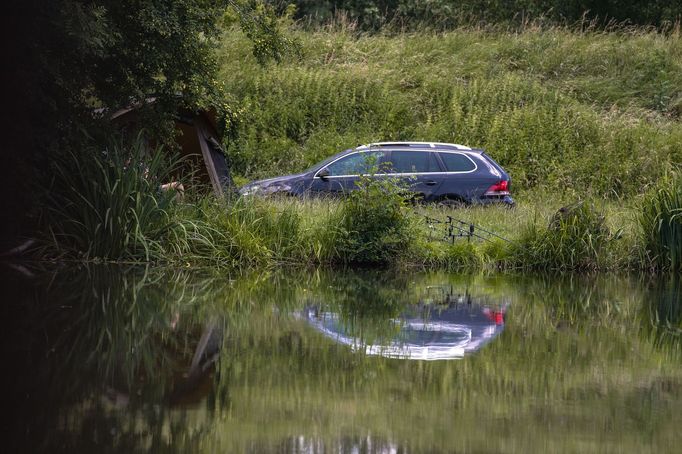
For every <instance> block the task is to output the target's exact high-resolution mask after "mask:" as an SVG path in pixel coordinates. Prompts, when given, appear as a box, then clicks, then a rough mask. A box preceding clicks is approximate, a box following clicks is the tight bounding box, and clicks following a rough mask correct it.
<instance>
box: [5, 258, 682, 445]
mask: <svg viewBox="0 0 682 454" xmlns="http://www.w3.org/2000/svg"><path fill="white" fill-rule="evenodd" d="M6 272H7V270H6ZM9 273H13V274H10V275H9V279H6V280H5V281H4V283H3V289H4V290H5V297H4V301H5V302H6V304H5V305H4V306H3V307H2V309H1V310H2V311H3V312H2V315H3V319H4V320H8V321H11V323H9V324H8V326H7V329H6V330H5V332H4V334H5V335H6V336H8V341H6V342H5V343H4V347H5V364H6V365H8V367H7V368H6V370H10V371H11V372H10V373H5V374H4V377H3V379H4V381H5V384H4V389H5V390H6V393H5V395H6V398H5V401H6V405H5V406H4V408H6V409H7V410H6V411H7V413H8V414H10V415H12V418H9V421H8V422H6V423H5V427H4V428H5V429H6V433H8V434H10V436H9V437H8V438H7V440H6V446H5V447H6V448H7V450H8V451H9V452H62V451H63V452H93V451H103V452H138V451H144V452H149V451H152V452H329V451H332V452H337V451H339V452H351V451H353V452H355V451H357V452H425V451H427V452H453V451H462V452H468V451H485V452H488V451H503V452H529V451H532V452H536V451H551V452H562V451H564V452H589V451H599V452H604V451H613V452H653V451H656V452H670V451H671V450H674V449H676V447H677V446H678V445H679V443H680V442H682V436H681V435H680V433H679V430H678V428H679V427H680V424H682V366H681V364H682V361H680V360H681V359H682V355H681V354H680V332H681V328H682V326H681V323H682V322H681V317H680V283H679V280H677V279H670V280H655V281H653V280H639V279H630V278H618V277H613V276H596V277H575V276H573V277H570V278H557V277H546V276H536V277H529V276H504V275H493V276H485V275H478V276H470V275H455V274H445V273H417V274H415V273H398V272H369V271H363V272H362V273H354V272H351V271H346V272H338V271H337V272H331V271H314V272H310V271H305V272H300V273H297V272H292V271H287V272H286V273H271V274H258V275H249V276H240V277H226V276H223V275H220V274H217V273H212V272H199V273H197V272H194V273H188V272H182V271H172V270H171V271H169V270H149V269H139V268H131V269H119V268H104V267H97V268H80V269H64V270H61V271H59V272H54V271H51V272H38V271H33V276H25V275H24V274H17V273H14V272H13V271H12V270H9ZM301 315H304V316H303V317H301ZM325 330H326V331H325ZM322 332H325V334H324V335H323V334H321V333H322ZM330 338H333V339H334V340H331V339H330ZM349 345H351V347H349ZM483 346H485V347H484V348H482V347H483ZM420 349H421V350H420ZM427 349H428V350H427ZM471 353H473V354H471ZM438 355H441V357H447V358H452V357H458V358H461V360H459V361H402V360H396V359H394V357H396V356H398V357H410V358H415V357H416V358H422V359H433V358H435V357H436V356H438ZM6 419H7V418H6Z"/></svg>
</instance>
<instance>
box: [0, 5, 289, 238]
mask: <svg viewBox="0 0 682 454" xmlns="http://www.w3.org/2000/svg"><path fill="white" fill-rule="evenodd" d="M228 9H229V10H230V11H231V12H232V15H233V16H234V17H236V18H237V19H238V21H239V23H240V24H241V25H242V27H243V29H244V30H245V32H246V33H247V35H248V36H249V37H250V38H251V40H252V41H253V42H254V53H255V55H256V56H257V57H258V58H259V60H260V61H263V62H265V61H267V60H268V59H269V58H275V59H279V58H281V55H282V53H283V52H285V51H286V48H287V46H289V45H290V44H291V41H289V40H287V39H286V38H284V37H283V35H282V33H281V31H280V29H279V27H278V26H277V24H278V23H277V21H276V19H275V18H274V15H273V10H272V8H269V7H266V6H264V5H263V3H262V2H260V1H255V0H233V1H230V0H53V1H50V2H41V1H39V0H21V1H15V2H14V3H12V4H11V5H9V6H8V7H7V9H6V13H5V14H4V16H3V17H4V19H5V21H6V22H7V23H6V24H4V25H6V26H4V27H2V33H3V36H2V38H3V43H4V44H5V49H3V55H2V57H3V61H4V64H3V74H2V76H3V77H2V82H3V84H2V89H3V90H4V93H3V95H5V96H3V99H5V100H6V103H5V105H4V106H3V108H4V109H5V111H4V112H3V123H4V124H6V125H7V124H9V125H11V128H10V130H9V134H7V136H6V138H5V146H4V147H3V151H4V156H3V157H2V162H0V164H2V165H3V168H4V169H13V170H14V171H13V172H11V173H12V175H13V176H14V177H15V178H12V177H11V176H10V179H9V181H8V180H7V177H6V178H5V185H7V184H8V183H9V184H10V185H11V186H14V187H16V189H15V190H14V191H13V192H12V193H13V195H14V196H13V197H10V198H7V197H5V198H0V199H1V200H2V203H1V205H0V210H2V212H3V215H4V216H5V218H6V219H11V220H12V221H14V222H9V223H4V224H5V225H3V226H2V227H0V236H2V237H3V238H5V237H7V236H17V235H21V234H22V233H25V230H26V229H27V228H30V225H27V224H26V219H27V217H26V216H25V214H26V211H27V210H26V206H30V205H32V204H33V203H35V198H32V197H30V196H29V194H30V193H31V187H30V185H29V184H27V183H28V182H30V181H31V180H35V179H39V178H42V179H44V178H47V177H49V175H45V169H46V166H45V162H46V158H47V157H48V156H50V154H53V153H59V152H60V150H65V149H71V150H72V149H74V148H79V147H81V146H82V145H83V144H84V142H88V143H92V142H93V141H94V142H97V141H105V140H107V136H108V135H110V134H111V133H112V130H111V125H110V124H109V122H108V121H107V119H106V112H109V111H114V110H116V109H119V108H121V107H126V106H129V105H135V104H139V105H142V106H143V110H144V112H143V114H144V115H145V116H146V120H147V121H146V123H145V127H146V128H147V129H149V130H150V131H152V133H154V134H155V135H156V138H157V139H160V140H161V141H164V140H166V141H167V140H168V139H170V138H171V135H170V131H171V129H170V125H171V120H172V118H173V116H174V115H175V114H176V112H177V111H178V109H179V108H189V109H199V108H204V107H207V106H209V105H220V104H221V103H222V101H223V99H224V97H223V94H222V92H221V89H220V85H219V83H218V82H217V81H216V78H217V77H216V74H217V69H218V65H217V61H216V57H215V54H214V52H213V51H214V48H215V47H216V44H217V43H218V40H219V39H220V33H221V29H220V22H221V20H222V18H223V16H224V15H225V13H226V11H227V10H228ZM150 97H153V98H154V99H155V102H153V103H147V102H145V101H146V100H148V99H149V98H150ZM96 112H100V113H101V114H100V115H97V114H96ZM29 224H30V222H29ZM0 251H2V248H0Z"/></svg>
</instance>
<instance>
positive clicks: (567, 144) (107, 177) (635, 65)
mask: <svg viewBox="0 0 682 454" xmlns="http://www.w3.org/2000/svg"><path fill="white" fill-rule="evenodd" d="M293 34H294V35H295V37H296V38H297V39H298V40H299V42H300V43H301V47H302V51H303V54H302V55H303V57H302V59H301V60H297V61H290V62H283V63H282V64H279V65H276V66H269V67H265V68H264V67H262V66H260V65H259V64H258V63H257V62H256V60H255V59H254V57H253V56H252V55H251V54H249V53H248V49H249V46H248V45H246V41H245V40H246V38H245V37H244V36H243V35H242V34H241V32H239V31H236V30H228V31H226V32H225V34H224V37H223V47H222V50H221V54H220V58H221V59H222V61H223V62H224V66H223V71H222V80H223V82H224V83H225V85H226V88H227V92H228V93H231V98H230V99H228V100H227V101H228V103H229V104H230V106H232V112H233V115H232V116H231V117H229V118H228V121H227V123H226V131H225V132H226V140H227V151H228V155H229V157H230V160H231V163H232V169H233V172H234V173H235V179H236V180H237V181H238V182H239V181H246V180H249V179H253V178H259V177H267V176H273V175H278V174H283V173H287V172H296V171H300V170H302V169H304V168H305V167H307V166H308V165H310V164H312V163H314V162H316V161H318V160H320V159H322V158H324V157H326V156H329V155H331V154H333V153H335V152H336V151H338V150H341V149H344V148H348V147H351V146H354V145H355V144H357V143H366V142H370V141H376V140H383V139H396V140H408V139H409V140H433V141H448V142H458V143H465V144H468V145H472V146H480V147H484V148H486V149H487V150H488V151H489V153H490V154H491V155H492V156H493V157H494V158H495V159H496V160H498V161H499V162H500V163H501V164H502V165H503V166H504V167H505V168H506V169H507V170H508V171H509V172H510V174H511V175H512V180H513V190H514V196H515V198H516V199H517V201H518V205H517V208H516V209H514V210H506V209H504V208H486V209H483V208H475V207H474V208H465V209H460V210H448V209H445V208H442V207H433V206H414V205H411V204H410V203H408V202H407V201H406V200H404V199H403V198H402V197H401V195H400V194H399V191H398V192H396V191H394V189H395V188H390V187H383V188H381V187H371V185H370V186H369V187H366V188H365V189H364V190H363V191H360V192H359V193H357V194H356V195H355V196H354V197H352V198H351V199H349V200H346V201H343V202H339V201H332V200H303V201H300V200H283V199H271V200H253V199H249V200H214V199H212V198H210V197H208V198H207V197H205V196H202V195H201V194H195V193H192V192H187V193H186V194H185V197H184V199H183V200H182V201H175V200H174V199H175V197H174V195H173V194H163V193H159V191H158V190H157V188H158V184H157V183H158V182H162V181H168V179H169V178H171V177H172V176H173V175H175V174H174V172H173V170H172V166H170V167H169V164H168V163H165V162H164V161H163V160H161V159H158V156H156V155H154V156H152V157H151V158H148V157H145V156H144V153H142V152H141V151H140V150H138V148H139V144H138V145H133V146H132V148H130V149H127V148H126V146H125V145H122V144H118V145H114V146H113V147H114V148H112V149H111V150H106V151H105V152H104V153H99V152H96V153H95V152H93V150H89V151H87V159H80V158H79V156H80V155H78V154H77V153H76V154H74V155H73V156H72V157H71V158H69V159H71V160H72V161H73V162H67V161H68V159H67V160H66V161H65V162H61V163H57V168H56V169H55V171H54V172H53V175H55V176H56V177H55V178H56V179H57V180H59V181H57V184H55V188H56V189H59V190H55V191H52V190H51V191H52V192H51V196H50V198H51V200H52V203H51V207H52V208H51V209H50V210H49V213H48V214H47V215H46V217H45V219H46V224H47V225H48V227H49V228H48V229H47V230H48V232H49V235H48V237H47V238H46V239H44V241H43V243H42V244H43V248H42V249H41V250H40V251H38V254H39V255H40V256H41V257H50V258H61V259H70V260H85V261H93V260H94V261H121V260H124V261H133V262H154V263H165V264H176V265H182V266H192V265H201V264H209V265H214V266H224V267H230V268H244V267H247V268H248V267H273V266H278V265H281V264H295V265H318V264H330V265H342V266H343V265H348V264H354V265H356V264H362V265H371V266H374V265H381V266H417V267H435V268H446V269H459V268H484V269H527V270H536V269H542V270H545V269H555V270H563V271H567V270H571V271H573V270H576V271H594V270H623V269H646V270H650V269H679V268H680V265H679V263H680V258H679V257H682V253H680V252H679V244H678V243H679V238H680V236H679V223H680V216H679V210H680V209H682V207H680V197H679V189H678V188H679V184H678V183H679V177H676V176H675V174H674V172H672V173H671V170H670V169H674V168H675V167H677V166H679V164H680V163H681V162H682V123H681V121H680V118H681V116H682V91H681V88H680V87H682V39H681V38H680V36H679V34H678V33H676V32H674V31H673V32H670V33H667V34H661V33H655V32H652V31H648V30H644V29H639V30H638V29H625V28H622V29H616V30H613V31H611V32H608V33H607V32H596V31H588V32H585V31H576V30H570V29H566V28H559V27H553V28H539V27H536V28H534V27H527V28H526V29H524V30H523V31H521V32H508V31H503V30H495V29H485V30H483V29H476V28H466V29H458V30H454V31H451V32H447V33H444V34H433V33H429V34H422V35H418V34H394V35H382V34H376V35H371V36H370V35H363V34H358V33H356V32H355V31H354V30H353V29H352V27H350V26H348V24H345V25H344V24H336V25H335V26H334V27H330V28H328V29H325V30H318V31H316V32H304V31H294V32H293ZM234 62H238V67H237V68H235V66H234ZM147 160H148V161H149V162H147ZM131 162H135V163H140V165H136V166H135V165H129V163H131ZM578 201H582V202H578ZM561 207H567V208H568V211H566V212H565V213H563V214H562V215H560V216H559V217H557V215H556V212H557V210H558V209H559V208H561ZM447 216H452V217H453V218H455V219H458V220H462V221H464V222H465V223H466V224H468V223H473V224H475V225H477V226H478V227H482V228H484V229H487V230H492V231H494V232H496V233H498V234H499V235H500V236H502V237H504V238H505V239H506V240H508V241H505V240H502V239H498V238H494V239H493V240H492V241H484V240H479V239H474V240H472V241H467V240H466V239H456V240H455V241H452V240H451V239H450V238H444V236H445V232H446V229H447V228H448V226H446V225H444V224H440V223H433V222H432V223H431V226H429V223H427V222H426V220H425V219H426V217H432V218H435V219H439V220H440V221H445V220H447V219H448V218H447ZM462 226H464V228H465V229H466V228H467V227H466V226H465V225H464V224H462ZM456 232H457V230H456V229H455V233H456Z"/></svg>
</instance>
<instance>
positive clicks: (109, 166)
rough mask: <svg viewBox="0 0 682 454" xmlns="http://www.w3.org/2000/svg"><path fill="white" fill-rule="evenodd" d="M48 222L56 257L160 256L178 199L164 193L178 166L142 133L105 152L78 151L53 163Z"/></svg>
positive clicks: (102, 150) (51, 247)
mask: <svg viewBox="0 0 682 454" xmlns="http://www.w3.org/2000/svg"><path fill="white" fill-rule="evenodd" d="M51 170H52V180H51V184H50V185H49V186H48V188H47V189H48V194H47V199H48V200H47V204H46V213H45V220H46V222H47V231H48V232H49V238H48V239H47V240H48V241H49V242H50V249H51V252H52V254H56V255H60V256H63V255H66V256H70V257H72V258H79V259H84V260H93V259H102V260H111V259H121V258H125V259H129V260H145V261H149V260H150V259H152V258H154V257H156V256H158V255H159V253H160V252H161V251H162V250H163V241H164V239H165V237H166V234H167V232H168V230H169V227H170V226H169V217H168V209H169V207H170V204H171V203H172V200H173V199H174V197H175V196H176V194H175V192H174V191H161V190H160V189H159V188H160V185H161V184H162V183H164V182H168V181H170V179H171V174H172V170H173V163H172V162H169V161H168V159H167V158H166V154H165V153H164V152H163V151H162V150H161V149H157V150H150V149H149V147H148V145H147V144H146V142H145V140H144V139H143V137H142V136H141V135H140V136H138V137H137V138H136V139H135V140H132V141H130V142H128V141H125V142H124V141H123V140H117V141H112V142H111V143H110V144H109V146H107V147H105V148H96V147H91V148H86V149H82V150H72V151H70V152H66V153H65V154H64V155H62V156H58V157H57V158H55V159H54V160H53V162H52V165H51Z"/></svg>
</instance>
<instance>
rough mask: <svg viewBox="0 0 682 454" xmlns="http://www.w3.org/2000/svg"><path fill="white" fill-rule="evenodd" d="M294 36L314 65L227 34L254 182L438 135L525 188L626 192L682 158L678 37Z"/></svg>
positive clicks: (227, 61)
mask: <svg viewBox="0 0 682 454" xmlns="http://www.w3.org/2000/svg"><path fill="white" fill-rule="evenodd" d="M295 34H296V35H297V37H298V39H299V40H300V42H301V44H302V49H303V57H302V59H301V60H292V61H289V62H285V63H282V64H280V65H277V66H269V67H266V68H261V67H259V66H258V64H257V63H256V61H255V60H254V58H253V57H252V56H251V55H250V54H249V53H248V52H249V46H248V45H245V44H246V38H245V37H244V36H243V35H241V33H240V32H238V31H234V30H230V31H227V32H226V33H225V36H224V46H223V49H222V52H221V59H222V61H223V62H224V63H223V69H222V75H221V77H222V79H223V81H224V82H225V84H226V87H227V89H228V92H229V93H231V96H232V97H233V98H232V99H230V100H228V101H229V102H230V103H231V105H232V106H233V107H234V111H235V115H234V116H233V118H232V122H231V124H230V128H231V129H230V137H231V139H230V142H229V150H228V151H229V153H230V156H231V159H232V161H233V164H234V166H235V167H234V168H235V171H236V173H237V174H238V175H240V176H242V177H245V178H248V179H250V178H257V177H265V176H271V175H276V174H281V173H286V172H295V171H300V170H303V169H304V168H305V167H307V166H308V165H310V164H313V163H314V162H316V161H318V160H320V159H321V158H323V157H326V156H328V155H331V154H333V153H335V152H337V151H339V150H341V149H345V148H349V147H352V146H355V145H357V144H359V143H366V142H370V141H378V140H432V141H445V142H457V143H464V144H467V145H471V146H476V147H483V148H486V149H487V150H488V151H489V153H490V154H491V155H492V156H493V157H495V158H496V159H497V160H498V161H499V162H500V163H501V164H502V165H503V166H505V167H506V168H507V169H508V170H509V171H510V173H511V175H512V178H513V180H514V183H515V186H516V188H517V189H519V188H521V189H531V188H542V189H549V190H552V191H556V192H562V193H565V192H568V193H569V194H573V195H576V196H588V195H589V196H599V197H621V196H629V195H633V194H637V193H641V192H642V191H643V190H644V189H646V188H647V187H648V186H650V185H651V184H653V183H654V182H655V181H657V180H658V179H659V178H660V177H661V175H663V173H664V172H665V170H666V168H668V167H669V166H671V165H675V164H679V163H680V162H682V123H681V118H682V39H681V38H680V36H679V33H670V34H667V35H663V34H659V33H654V32H650V31H645V30H639V31H638V30H632V29H628V30H626V29H622V30H619V31H615V32H613V31H612V32H609V33H606V32H594V31H590V32H579V31H571V30H567V29H564V28H545V29H541V28H532V27H531V28H528V29H526V30H525V31H523V32H521V33H512V32H505V31H490V30H478V29H472V28H467V29H460V30H455V31H452V32H448V33H445V34H425V35H418V34H400V35H393V36H388V35H372V36H369V35H359V34H356V33H355V32H354V30H352V28H344V27H343V26H337V27H336V29H335V30H334V31H318V32H315V33H310V32H295ZM235 62H237V63H235Z"/></svg>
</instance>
